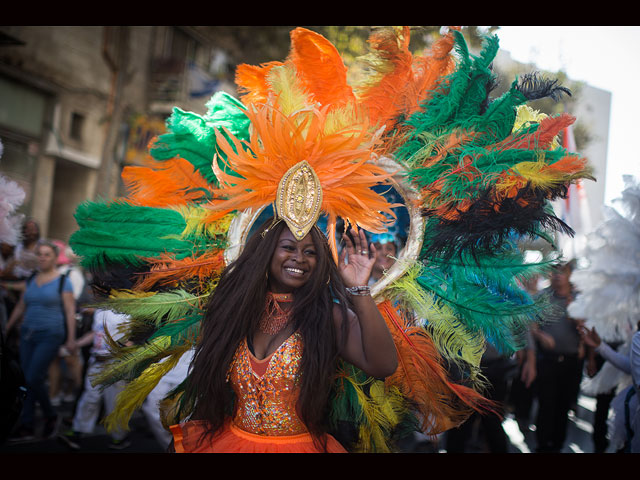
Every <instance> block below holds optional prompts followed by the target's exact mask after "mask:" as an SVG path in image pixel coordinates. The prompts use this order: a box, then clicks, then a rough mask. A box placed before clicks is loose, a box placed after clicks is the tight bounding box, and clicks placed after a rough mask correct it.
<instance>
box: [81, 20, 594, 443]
mask: <svg viewBox="0 0 640 480" xmlns="http://www.w3.org/2000/svg"><path fill="white" fill-rule="evenodd" d="M410 33H411V32H410V29H409V28H408V27H402V28H380V29H376V30H375V31H374V33H373V34H372V35H371V37H370V42H369V45H370V47H371V52H370V54H369V55H367V56H366V58H365V59H363V61H364V62H365V63H366V65H367V66H368V67H369V73H370V75H368V76H367V77H366V78H365V79H364V80H363V81H362V82H361V83H360V84H359V85H354V86H353V87H352V86H351V85H349V84H348V82H347V73H348V70H347V67H346V66H345V64H344V63H343V60H342V58H341V56H340V54H339V52H338V51H337V50H336V48H335V47H334V46H333V45H332V44H331V43H330V42H329V41H328V40H327V39H325V38H324V37H322V36H320V35H318V34H317V33H314V32H311V31H309V30H306V29H302V28H298V29H295V30H293V31H292V32H291V52H290V54H289V56H288V57H287V58H286V59H285V60H284V61H282V62H280V61H275V62H269V63H265V64H262V65H259V66H252V65H240V66H239V67H238V69H237V72H236V83H237V85H238V91H239V93H240V97H241V100H236V99H234V98H233V97H231V96H230V95H227V94H222V93H218V94H216V95H214V96H213V98H212V99H211V101H210V102H209V103H208V105H207V106H208V112H207V114H206V115H203V116H200V115H196V114H194V113H190V112H184V111H182V110H180V109H177V108H176V109H174V112H173V115H172V116H171V118H170V119H169V120H168V121H167V130H168V131H167V133H165V134H163V135H160V136H159V137H158V138H157V139H155V140H154V141H153V142H152V143H151V145H150V149H149V152H150V157H151V158H150V159H149V164H148V165H144V166H140V167H127V168H126V169H125V171H124V172H123V180H124V182H125V185H126V186H127V187H128V188H129V190H130V193H129V195H128V197H126V198H124V199H116V200H113V201H109V202H95V203H93V202H89V203H87V204H85V205H83V206H81V207H80V208H79V209H78V212H77V215H76V218H77V221H78V224H79V226H80V230H79V231H78V232H76V233H75V234H74V236H73V238H72V239H71V243H72V245H73V248H74V250H76V253H78V254H80V255H81V256H82V257H83V262H84V265H85V266H87V267H89V268H91V269H92V270H94V272H95V273H96V276H97V278H98V280H99V282H100V283H101V284H102V285H103V287H105V288H106V290H107V291H110V293H111V295H110V298H109V300H108V301H107V302H106V304H107V306H109V308H112V309H114V310H116V311H120V312H122V313H126V314H129V315H130V316H131V322H130V323H129V324H128V325H127V327H126V328H127V331H128V334H127V335H128V336H129V337H130V338H144V339H145V341H144V342H142V343H141V342H137V343H135V344H134V345H131V346H126V347H122V346H121V345H119V344H117V343H116V342H112V349H113V360H112V362H110V363H109V364H108V366H106V367H105V369H104V370H103V371H102V372H101V374H100V376H99V377H98V378H97V379H96V382H97V383H100V384H103V385H106V384H109V383H112V382H115V381H118V380H125V381H127V382H129V386H128V387H127V389H125V391H124V392H123V393H122V394H121V397H120V398H119V400H118V406H117V408H116V410H115V412H114V413H113V414H112V415H111V416H110V418H109V421H108V422H109V424H110V425H116V424H119V425H126V423H127V422H128V419H129V417H130V416H131V413H132V412H133V411H134V410H135V409H136V408H138V407H139V406H140V404H141V401H142V400H144V397H145V395H146V394H147V393H148V392H149V391H150V390H151V389H152V388H154V386H155V385H156V383H157V381H158V380H159V378H160V377H161V376H162V374H163V373H164V372H166V369H167V368H170V367H171V365H173V364H174V363H175V361H177V359H178V358H179V357H180V356H181V355H182V354H183V353H184V352H185V351H187V350H188V349H189V348H191V346H193V345H194V343H195V342H196V341H197V338H198V334H199V327H200V322H201V320H202V315H203V311H204V305H205V302H206V298H207V297H208V295H210V294H211V292H213V291H214V290H215V288H216V283H217V278H218V277H219V275H220V273H221V271H222V269H223V268H224V266H225V265H226V264H227V261H228V257H227V255H226V254H227V253H228V252H229V251H231V250H233V249H235V248H237V247H238V245H236V243H238V238H240V239H242V236H240V237H238V236H237V234H236V233H237V232H236V230H235V226H237V225H241V226H242V228H244V229H245V230H246V229H248V228H249V226H250V225H248V224H245V223H243V222H244V220H243V221H241V222H238V221H237V220H238V219H241V218H246V217H244V214H245V213H246V212H247V211H249V212H255V210H259V209H261V208H263V207H265V206H266V205H269V204H273V205H274V210H275V212H276V214H277V216H278V217H279V218H280V219H282V220H283V221H285V222H287V224H288V225H289V227H290V229H291V230H292V232H293V233H294V234H298V235H299V236H304V234H305V231H308V230H307V228H310V225H313V224H314V223H315V222H316V221H317V220H318V218H319V217H320V215H321V214H325V215H326V216H327V225H328V228H327V236H328V238H329V243H330V244H331V245H332V248H333V250H334V255H335V253H336V251H335V250H336V247H335V244H334V243H333V242H334V239H335V236H336V231H335V230H336V225H337V222H338V219H339V218H340V219H342V220H344V222H345V224H347V225H348V224H352V225H355V226H358V227H360V228H364V229H365V230H367V231H369V232H382V231H384V230H385V229H386V228H387V227H388V226H389V224H390V223H392V222H393V220H394V214H393V210H392V207H394V206H395V205H392V204H390V203H389V202H387V200H386V199H385V197H384V196H383V195H381V194H379V193H377V192H376V191H374V190H373V189H372V187H373V186H375V185H377V184H384V185H387V186H395V187H398V188H400V189H401V190H402V191H403V192H405V193H406V198H405V200H406V208H407V209H409V210H410V212H411V215H410V216H411V230H410V241H409V242H408V243H407V248H406V252H405V255H404V257H402V258H399V259H398V261H397V262H396V265H394V267H392V269H390V271H389V272H388V273H387V275H386V276H385V278H384V279H383V281H381V282H378V285H379V288H377V290H375V289H374V290H375V292H376V293H375V295H376V296H375V299H376V301H377V302H378V307H379V309H380V312H381V313H382V315H383V318H384V319H385V321H386V322H387V325H388V327H389V330H390V332H391V334H392V336H393V338H394V342H395V343H396V347H397V351H398V356H399V359H400V367H399V369H398V371H397V372H396V373H395V374H394V375H393V376H391V377H390V378H388V379H385V380H384V381H382V380H376V379H372V378H367V376H366V375H365V374H364V373H363V372H361V371H358V370H357V369H355V368H354V367H353V366H351V365H346V364H341V366H340V369H339V374H338V375H337V377H336V380H335V387H334V391H333V395H332V399H331V405H330V406H329V407H330V408H329V420H330V423H331V424H332V425H334V426H337V425H338V424H340V423H342V422H345V421H346V422H349V423H351V424H353V426H354V427H355V431H357V432H358V434H357V437H358V438H357V441H356V443H355V444H354V445H352V446H351V447H352V449H353V450H354V451H390V450H392V448H393V446H392V440H393V439H394V438H396V436H397V435H399V434H402V433H403V432H406V431H411V430H415V429H417V430H420V431H422V432H424V433H426V434H429V435H435V434H438V433H441V432H442V431H445V430H446V429H448V428H451V427H453V426H455V425H458V424H459V423H460V422H462V421H464V419H465V418H467V417H468V415H469V414H470V413H471V412H472V411H474V410H480V411H485V412H486V411H488V410H491V408H492V404H491V403H490V402H487V401H486V400H485V399H484V398H483V396H482V388H483V384H484V383H483V378H482V375H481V374H480V368H479V366H480V359H481V357H482V354H483V351H484V348H485V345H486V343H490V344H492V345H493V346H494V347H495V348H496V349H497V350H498V351H500V352H503V353H504V354H510V353H512V352H514V351H516V350H518V349H519V348H521V347H522V346H523V342H524V338H525V335H524V334H525V332H526V330H527V328H528V326H529V325H530V324H531V323H533V322H537V321H538V319H539V318H540V317H541V316H543V313H544V311H545V308H546V307H547V304H546V303H545V300H544V298H541V299H533V298H531V297H530V296H529V295H528V294H527V293H526V292H525V291H524V290H523V288H522V286H521V285H522V282H523V281H526V280H527V279H528V278H530V277H531V276H534V275H538V274H541V273H543V274H544V273H546V272H548V271H549V270H550V269H551V268H552V267H553V265H555V264H556V263H557V261H558V258H559V254H557V253H554V254H550V255H548V256H547V257H545V258H543V259H542V260H540V261H539V262H538V263H535V264H532V263H527V262H525V260H524V253H523V252H522V251H520V249H519V247H518V239H519V238H521V237H522V236H533V237H540V238H543V239H546V240H549V241H552V240H553V235H554V233H555V232H556V231H562V232H569V233H570V232H571V229H570V226H568V225H566V224H565V223H563V222H562V221H561V220H560V219H558V218H557V217H556V216H555V215H554V214H553V210H552V209H551V207H550V203H549V202H550V201H551V200H553V199H554V198H557V197H559V196H563V195H564V194H565V192H566V189H567V188H568V186H569V185H570V184H571V183H572V182H575V181H577V180H579V179H581V178H591V176H590V170H589V166H588V164H587V162H586V160H585V159H583V158H581V157H580V156H579V155H577V154H575V153H573V152H569V151H567V150H566V149H563V148H561V147H560V146H559V143H558V142H557V135H558V134H559V132H561V131H562V129H563V128H564V127H566V126H567V125H569V124H570V123H572V122H573V121H574V119H573V118H572V117H570V116H568V115H559V116H555V117H552V116H548V117H546V116H541V115H537V114H536V113H535V112H533V111H531V110H530V109H529V108H528V106H527V105H526V104H527V102H529V101H530V100H533V99H537V98H542V97H545V96H547V97H551V98H556V99H557V98H559V97H560V96H561V95H563V94H568V93H569V92H568V91H567V90H566V89H565V88H563V87H561V86H559V85H557V83H556V82H555V81H552V80H548V79H544V78H541V77H539V76H537V75H530V76H524V77H523V78H521V79H518V80H516V81H514V82H513V84H512V85H511V88H510V89H509V90H508V91H507V92H506V93H505V94H504V95H502V96H501V97H499V98H495V99H493V98H491V93H492V91H493V86H494V80H495V79H494V74H493V72H492V70H491V63H492V61H493V58H494V56H495V55H496V53H497V50H498V40H497V38H496V37H495V36H491V35H489V36H487V38H486V41H485V44H484V47H483V49H482V51H481V52H480V54H479V55H477V56H474V55H471V54H470V52H469V51H468V48H467V45H466V42H465V40H464V37H463V35H462V34H461V32H460V29H457V28H450V29H449V30H448V31H447V32H446V33H445V34H444V35H443V36H442V37H441V38H440V39H439V40H438V41H436V42H435V43H434V45H433V46H432V48H431V49H429V50H427V51H425V52H423V53H422V54H412V53H410V52H409V36H410ZM390 165H391V168H390ZM253 214H254V213H252V215H253ZM252 218H253V217H252ZM247 223H249V222H247ZM239 243H242V241H241V240H240V241H239ZM167 359H169V360H168V361H167ZM454 372H455V373H456V375H454ZM454 376H455V377H456V379H455V380H454V379H453V378H454ZM182 388H183V387H178V388H176V389H175V390H174V391H173V392H171V393H170V394H169V395H168V396H167V398H166V399H165V402H164V403H163V407H162V409H163V412H164V414H165V415H166V418H165V422H167V424H168V423H171V422H178V421H180V420H181V419H184V418H187V417H188V415H189V414H190V411H191V408H192V407H193V406H190V405H185V404H184V403H183V400H182V399H183V395H182Z"/></svg>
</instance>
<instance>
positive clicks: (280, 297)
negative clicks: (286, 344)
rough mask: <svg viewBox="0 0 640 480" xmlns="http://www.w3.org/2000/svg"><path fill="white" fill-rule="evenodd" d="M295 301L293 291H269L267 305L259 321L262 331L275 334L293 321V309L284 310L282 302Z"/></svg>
mask: <svg viewBox="0 0 640 480" xmlns="http://www.w3.org/2000/svg"><path fill="white" fill-rule="evenodd" d="M285 302H293V294H291V293H272V292H267V305H266V308H265V311H264V314H263V315H262V318H261V319H260V323H258V328H259V329H260V331H261V332H263V333H266V334H267V335H275V334H276V333H278V332H280V331H281V330H282V329H283V328H284V327H286V326H287V325H288V323H289V322H290V321H291V309H289V310H286V311H285V310H283V309H282V307H281V306H280V303H285Z"/></svg>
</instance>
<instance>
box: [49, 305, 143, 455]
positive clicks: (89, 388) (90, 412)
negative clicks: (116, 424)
mask: <svg viewBox="0 0 640 480" xmlns="http://www.w3.org/2000/svg"><path fill="white" fill-rule="evenodd" d="M127 319H128V317H127V316H126V315H122V314H119V313H115V312H112V311H110V310H103V309H99V310H96V312H95V314H94V318H93V324H92V328H91V331H90V332H88V333H87V334H85V335H83V336H82V337H81V338H79V339H78V346H85V345H91V356H90V357H89V365H88V369H87V374H86V376H85V380H84V389H83V391H82V394H81V396H80V399H79V400H78V404H77V406H76V410H75V413H74V416H73V420H72V424H71V429H70V430H67V431H65V432H63V433H61V434H60V435H58V438H59V439H60V440H61V441H62V442H63V443H65V444H66V445H67V446H69V447H70V448H72V449H73V450H79V449H81V448H82V437H83V435H87V434H91V433H93V431H94V429H95V427H96V424H97V423H98V420H99V419H100V416H101V412H102V411H103V410H102V407H103V402H104V414H105V415H108V414H109V413H110V412H112V411H113V409H114V407H115V402H116V397H117V395H118V394H119V393H120V392H121V391H122V389H123V388H124V382H122V381H121V382H117V383H115V384H113V385H109V386H108V387H106V388H104V389H103V388H102V387H100V386H97V387H94V386H93V385H92V384H91V376H92V375H93V374H94V373H96V372H98V371H99V370H100V369H101V368H102V365H103V363H104V362H105V361H107V360H108V358H109V348H108V344H107V341H106V335H107V334H108V335H110V336H111V337H112V338H113V339H114V340H116V341H117V340H118V338H119V332H118V327H119V325H121V324H123V323H124V322H126V321H127ZM110 436H111V441H110V443H109V448H111V449H115V450H122V449H125V448H127V447H129V446H130V445H131V442H130V441H129V439H128V438H127V437H128V435H127V432H126V431H124V430H120V429H117V430H115V431H114V432H112V433H111V434H110Z"/></svg>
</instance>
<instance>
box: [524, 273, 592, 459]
mask: <svg viewBox="0 0 640 480" xmlns="http://www.w3.org/2000/svg"><path fill="white" fill-rule="evenodd" d="M571 271H572V264H571V263H566V264H563V265H561V266H559V267H557V269H556V270H555V271H554V272H553V273H552V275H551V286H550V293H551V297H550V299H551V303H552V305H553V306H554V310H553V311H552V312H551V315H550V318H547V319H546V321H545V322H544V324H543V325H542V326H541V327H540V328H539V329H537V330H534V335H535V336H536V338H537V339H538V341H539V343H538V344H539V348H538V375H537V398H538V416H537V420H536V437H537V447H536V451H537V452H543V453H544V452H546V453H559V452H560V451H561V450H562V447H563V446H564V441H565V439H566V435H567V425H568V413H569V410H571V408H573V407H574V404H575V401H576V397H577V393H578V392H579V388H580V381H581V379H582V366H583V357H584V355H583V354H582V351H583V349H582V344H581V339H580V334H579V332H578V329H577V327H578V324H579V323H580V321H579V320H575V319H573V318H571V317H569V315H568V313H567V306H568V304H569V303H570V302H571V300H572V295H573V293H572V287H571V284H570V282H569V277H570V275H571ZM543 336H544V341H542V340H543Z"/></svg>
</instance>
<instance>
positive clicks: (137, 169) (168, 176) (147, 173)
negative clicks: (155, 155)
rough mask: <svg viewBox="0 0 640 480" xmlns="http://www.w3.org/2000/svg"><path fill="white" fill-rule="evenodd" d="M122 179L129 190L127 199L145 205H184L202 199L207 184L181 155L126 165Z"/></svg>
mask: <svg viewBox="0 0 640 480" xmlns="http://www.w3.org/2000/svg"><path fill="white" fill-rule="evenodd" d="M122 181H123V183H124V185H125V187H126V188H128V189H129V197H128V200H129V201H130V202H131V203H134V204H136V205H141V206H145V207H166V206H167V205H186V204H188V203H190V202H195V201H197V200H199V199H201V198H202V196H203V192H202V191H201V190H198V189H204V190H205V191H208V190H209V188H210V185H209V183H208V182H207V181H206V180H205V178H204V177H203V176H202V175H200V173H198V171H196V170H195V169H194V167H193V165H192V164H191V163H190V162H189V161H187V160H185V159H183V158H179V157H177V158H172V159H170V160H166V161H163V162H156V161H151V160H149V162H148V166H132V165H128V166H126V167H124V169H123V170H122Z"/></svg>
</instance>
